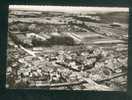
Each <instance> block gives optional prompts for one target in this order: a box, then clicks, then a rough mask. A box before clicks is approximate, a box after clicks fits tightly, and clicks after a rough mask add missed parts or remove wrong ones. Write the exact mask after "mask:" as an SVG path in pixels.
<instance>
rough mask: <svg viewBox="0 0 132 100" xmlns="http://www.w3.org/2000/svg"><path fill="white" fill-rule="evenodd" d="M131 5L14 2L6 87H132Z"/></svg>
mask: <svg viewBox="0 0 132 100" xmlns="http://www.w3.org/2000/svg"><path fill="white" fill-rule="evenodd" d="M128 16H129V8H128V7H89V6H46V5H43V6H42V5H41V6H35V5H9V14H8V45H7V48H8V49H7V68H6V88H8V89H44V90H87V91H124V92H126V91H127V86H128V82H127V72H128V64H127V63H128Z"/></svg>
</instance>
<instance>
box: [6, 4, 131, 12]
mask: <svg viewBox="0 0 132 100" xmlns="http://www.w3.org/2000/svg"><path fill="white" fill-rule="evenodd" d="M9 9H10V10H32V11H55V12H69V13H78V12H82V11H83V12H118V11H119V12H120V11H122V12H128V11H129V8H128V7H81V6H74V7H73V6H46V5H43V6H35V5H34V6H32V5H10V6H9Z"/></svg>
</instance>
